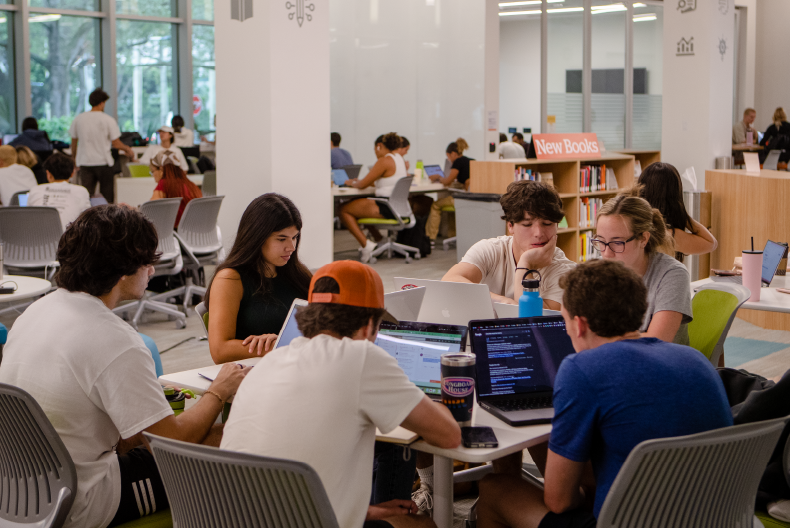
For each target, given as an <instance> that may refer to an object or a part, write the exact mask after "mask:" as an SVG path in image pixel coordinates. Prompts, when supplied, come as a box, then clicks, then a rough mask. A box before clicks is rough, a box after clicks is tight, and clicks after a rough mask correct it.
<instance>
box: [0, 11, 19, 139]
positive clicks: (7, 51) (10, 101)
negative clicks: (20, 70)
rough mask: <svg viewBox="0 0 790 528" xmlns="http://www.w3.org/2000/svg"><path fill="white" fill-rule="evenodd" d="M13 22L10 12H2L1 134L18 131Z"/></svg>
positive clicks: (0, 28)
mask: <svg viewBox="0 0 790 528" xmlns="http://www.w3.org/2000/svg"><path fill="white" fill-rule="evenodd" d="M12 22H13V15H12V14H11V13H10V12H6V11H0V134H10V133H13V132H14V131H15V130H16V126H15V124H16V117H15V115H14V109H15V106H16V104H15V101H14V92H15V90H14V62H13V57H14V48H13V45H12V44H13V39H12V35H11V28H12Z"/></svg>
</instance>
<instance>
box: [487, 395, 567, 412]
mask: <svg viewBox="0 0 790 528" xmlns="http://www.w3.org/2000/svg"><path fill="white" fill-rule="evenodd" d="M492 404H493V405H494V406H495V407H497V408H498V409H501V410H503V411H526V410H529V409H546V408H548V407H551V406H552V405H553V404H552V401H551V396H532V397H530V398H523V399H518V400H505V401H499V402H492Z"/></svg>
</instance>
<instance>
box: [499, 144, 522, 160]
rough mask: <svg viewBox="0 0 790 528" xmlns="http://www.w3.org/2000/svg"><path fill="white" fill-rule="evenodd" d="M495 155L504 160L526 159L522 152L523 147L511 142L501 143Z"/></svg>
mask: <svg viewBox="0 0 790 528" xmlns="http://www.w3.org/2000/svg"><path fill="white" fill-rule="evenodd" d="M497 154H499V156H500V157H502V158H504V159H521V158H526V157H527V154H526V153H525V152H524V147H522V146H521V145H519V144H517V143H513V142H511V141H503V142H502V143H500V144H499V147H497Z"/></svg>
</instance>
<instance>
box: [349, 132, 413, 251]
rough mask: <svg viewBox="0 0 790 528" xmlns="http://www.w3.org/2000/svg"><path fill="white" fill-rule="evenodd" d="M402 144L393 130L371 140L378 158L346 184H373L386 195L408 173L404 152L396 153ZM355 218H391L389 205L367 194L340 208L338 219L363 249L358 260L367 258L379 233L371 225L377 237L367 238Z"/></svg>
mask: <svg viewBox="0 0 790 528" xmlns="http://www.w3.org/2000/svg"><path fill="white" fill-rule="evenodd" d="M401 144H402V143H401V137H400V136H398V134H396V133H395V132H390V133H389V134H384V135H382V136H379V137H377V138H376V141H375V143H374V149H375V152H376V158H377V159H378V161H376V164H375V165H373V168H372V169H370V172H368V174H367V176H365V177H364V178H362V179H354V180H348V181H346V183H345V184H346V185H347V186H349V187H354V188H356V189H365V188H367V187H370V186H371V185H375V187H376V196H379V197H383V198H389V196H390V194H392V189H394V188H395V183H396V182H397V181H398V180H400V179H401V178H405V177H406V176H408V174H407V173H406V163H405V162H404V161H403V156H401V155H400V154H398V150H399V149H400V148H401ZM358 218H389V219H394V218H392V216H390V212H389V209H387V208H386V207H384V206H382V205H381V204H379V203H378V202H376V201H374V200H371V199H370V198H358V199H356V200H352V201H350V202H347V203H345V204H344V205H343V206H342V207H341V208H340V221H341V222H343V225H344V226H346V229H348V230H349V231H350V232H351V234H352V235H354V238H356V239H357V242H359V245H360V252H361V253H362V255H361V258H360V260H361V261H362V262H368V261H369V260H370V254H371V253H373V250H375V249H376V244H377V242H378V241H379V240H381V234H379V232H378V231H377V230H375V229H370V231H371V234H372V235H373V238H375V239H376V241H375V242H374V241H372V240H368V239H367V237H366V236H365V233H363V232H362V229H361V228H360V227H359V224H357V219H358Z"/></svg>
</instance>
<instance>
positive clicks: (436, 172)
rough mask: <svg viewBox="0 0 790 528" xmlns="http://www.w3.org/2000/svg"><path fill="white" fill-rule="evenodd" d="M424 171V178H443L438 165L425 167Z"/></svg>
mask: <svg viewBox="0 0 790 528" xmlns="http://www.w3.org/2000/svg"><path fill="white" fill-rule="evenodd" d="M424 170H425V175H426V176H441V177H442V178H444V173H443V172H442V168H441V167H440V166H439V165H426V166H425V169H424Z"/></svg>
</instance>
